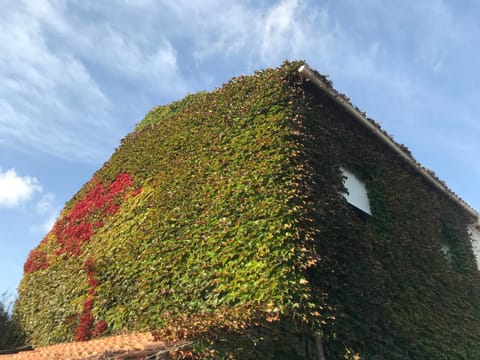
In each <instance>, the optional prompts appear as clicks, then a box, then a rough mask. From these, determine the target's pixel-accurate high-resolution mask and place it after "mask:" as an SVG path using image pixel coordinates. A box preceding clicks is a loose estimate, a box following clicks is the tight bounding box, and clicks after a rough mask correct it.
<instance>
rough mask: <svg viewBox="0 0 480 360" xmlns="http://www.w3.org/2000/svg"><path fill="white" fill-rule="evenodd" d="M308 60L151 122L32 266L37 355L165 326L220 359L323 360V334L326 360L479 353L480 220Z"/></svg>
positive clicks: (27, 312)
mask: <svg viewBox="0 0 480 360" xmlns="http://www.w3.org/2000/svg"><path fill="white" fill-rule="evenodd" d="M300 65H301V63H299V62H294V63H285V64H284V65H283V66H282V67H280V68H278V69H268V70H264V71H261V72H257V73H255V74H254V75H252V76H244V77H240V78H235V79H232V80H231V81H230V82H229V83H227V84H225V85H224V86H223V87H222V88H220V89H218V90H215V91H214V92H212V93H199V94H195V95H189V96H188V97H187V98H185V99H184V100H181V101H179V102H176V103H173V104H171V105H167V106H163V107H157V108H154V109H153V110H152V111H151V112H150V113H149V114H148V115H147V116H146V118H145V119H144V121H142V122H141V123H140V124H139V125H138V126H137V128H136V129H135V131H134V132H132V133H131V134H129V135H128V136H127V137H126V138H125V139H124V140H123V141H122V144H121V146H120V147H119V149H118V150H117V151H116V152H115V153H114V154H113V155H112V157H111V159H110V160H109V161H107V163H105V164H104V166H103V167H102V168H101V169H99V170H98V171H97V172H96V173H95V175H94V177H93V178H92V180H91V181H90V182H89V183H87V184H86V185H85V186H84V187H83V188H82V189H81V190H80V191H79V192H78V193H77V194H76V195H75V196H74V197H73V199H72V200H71V201H70V202H69V203H67V204H66V206H65V209H64V210H63V212H62V214H61V217H60V218H59V219H58V220H57V224H56V225H55V226H54V228H53V229H52V231H51V232H50V233H49V234H48V235H47V237H46V238H45V239H44V240H43V241H42V242H41V244H40V245H39V246H38V247H37V248H36V249H34V250H33V251H32V253H31V254H30V257H29V259H28V260H27V263H26V265H25V275H24V278H23V280H22V282H21V285H20V288H19V298H18V301H17V303H16V306H15V317H16V319H17V321H18V322H19V323H20V324H22V326H23V329H24V331H25V333H26V335H27V337H28V339H29V340H30V342H31V343H33V344H35V345H38V344H49V343H55V342H60V341H69V340H75V339H76V340H83V339H87V338H90V337H95V336H101V335H103V334H108V333H121V332H125V331H144V330H159V331H160V334H161V336H163V337H165V338H169V337H171V339H172V340H175V339H179V338H192V339H195V341H196V351H197V353H198V354H202V355H201V356H204V357H206V356H207V355H208V356H211V357H219V358H222V357H227V356H230V357H233V358H235V357H236V358H242V359H245V358H275V359H278V358H286V359H292V358H314V357H315V356H317V355H318V354H317V351H318V350H317V345H318V341H319V340H320V339H321V341H322V343H323V346H324V348H325V352H326V355H327V358H354V356H356V354H360V355H361V356H363V357H365V358H368V359H404V358H416V359H417V358H418V359H422V358H425V359H427V358H429V359H430V358H476V357H479V356H480V346H478V345H477V344H478V343H480V342H479V340H480V322H479V321H478V320H479V310H480V294H479V290H478V289H479V286H478V285H479V279H478V273H477V270H476V267H475V259H474V257H473V253H472V249H471V243H470V239H469V236H468V233H467V224H468V222H469V221H470V219H469V217H468V214H465V213H464V212H463V210H462V209H460V208H457V207H456V205H455V204H452V203H451V202H450V200H449V199H448V198H447V197H446V196H445V195H444V194H442V193H439V192H437V191H436V190H434V189H432V188H431V187H430V186H429V185H428V184H427V183H426V182H425V181H424V180H423V179H422V178H421V177H419V176H418V175H417V174H416V173H415V172H414V171H412V170H411V168H410V167H409V166H408V165H406V164H405V163H404V162H403V161H402V160H401V159H399V158H397V156H396V155H394V154H393V153H391V152H390V150H388V149H387V148H386V146H385V145H384V144H383V143H382V142H381V141H379V140H377V139H376V138H374V137H372V135H371V134H370V133H369V132H368V131H367V130H365V129H364V128H363V127H362V126H361V125H359V124H358V123H356V122H355V120H354V119H351V118H350V117H349V115H348V114H346V113H345V112H344V111H342V109H339V108H338V107H336V106H335V105H334V104H332V103H331V102H330V100H329V99H328V98H327V97H325V96H324V95H322V94H321V93H319V92H318V90H317V89H315V88H314V87H313V86H312V85H311V84H309V83H306V82H304V81H303V80H302V79H301V78H300V77H299V75H298V72H297V69H298V67H299V66H300ZM340 167H346V168H348V169H351V170H352V171H354V172H355V173H356V174H357V175H358V176H359V177H361V178H362V180H364V181H365V183H366V186H367V189H368V191H369V196H370V202H371V208H372V216H371V217H370V218H368V219H365V217H363V216H359V215H358V213H357V212H356V211H355V210H354V209H352V208H351V207H350V206H349V205H348V204H347V203H346V202H345V200H344V198H343V196H342V195H341V193H342V192H343V191H344V190H345V189H344V188H343V181H342V175H341V171H340ZM444 243H448V244H449V246H450V248H451V249H452V261H451V262H449V261H448V259H447V258H446V257H445V256H444V255H443V254H442V252H441V246H442V244H444Z"/></svg>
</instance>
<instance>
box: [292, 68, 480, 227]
mask: <svg viewBox="0 0 480 360" xmlns="http://www.w3.org/2000/svg"><path fill="white" fill-rule="evenodd" d="M298 72H299V73H300V75H301V76H303V77H304V78H306V79H308V80H310V81H311V82H312V83H313V84H314V85H315V86H316V87H317V88H318V89H320V90H321V91H323V92H324V93H325V94H326V95H328V96H329V97H330V98H331V99H332V100H333V101H334V102H335V103H337V104H338V105H340V107H342V108H343V109H344V110H345V111H347V112H348V113H349V114H350V115H351V116H353V118H354V119H355V120H357V121H358V122H359V123H360V124H362V125H363V126H364V127H366V128H367V129H368V130H370V131H371V132H372V133H373V134H374V135H375V136H376V137H377V138H378V139H380V140H381V141H382V142H383V143H384V144H385V145H387V146H388V147H389V148H390V149H391V150H393V151H394V152H395V153H396V154H397V155H398V156H400V158H401V159H402V160H404V161H405V162H406V163H407V164H408V165H410V166H411V167H412V168H413V169H414V170H415V171H416V172H417V173H418V174H419V175H421V176H422V177H423V178H424V179H425V180H426V181H427V182H429V183H430V184H431V185H433V186H434V187H435V188H436V189H437V190H439V191H441V192H442V193H444V194H445V195H446V196H447V197H448V198H450V199H451V200H452V201H453V202H454V203H456V204H457V205H458V206H460V207H461V208H462V209H463V210H465V211H466V212H467V213H468V214H469V215H470V216H471V217H472V218H473V219H474V221H475V223H476V224H475V226H476V227H477V228H480V220H479V217H480V215H479V213H478V212H477V211H476V210H475V209H473V208H472V207H471V206H470V205H468V204H467V203H466V202H465V201H464V200H462V199H461V198H460V197H459V196H458V195H456V194H455V193H454V192H453V191H451V190H450V189H449V188H448V187H447V186H446V185H445V184H443V183H442V182H441V181H440V180H438V179H436V178H435V177H433V176H432V175H430V174H429V173H428V172H427V171H426V169H425V168H424V167H422V166H421V165H420V164H419V163H418V162H416V161H415V160H414V159H413V158H412V157H411V156H410V155H408V154H407V153H405V152H404V151H403V150H402V149H401V148H400V146H398V145H397V144H396V143H395V142H394V141H393V140H392V139H390V138H389V137H388V136H387V135H386V134H385V133H384V132H383V131H382V130H380V129H379V128H378V127H376V126H375V125H374V124H373V123H371V122H370V121H368V120H367V119H366V118H365V116H364V115H363V114H361V113H360V111H359V110H357V109H356V108H354V107H353V105H352V104H350V103H349V102H348V101H347V100H345V99H344V98H343V97H342V95H341V94H339V93H338V92H336V91H335V90H333V89H332V88H331V87H330V86H328V85H327V84H325V83H324V82H323V81H322V80H321V79H320V78H319V77H318V76H317V75H316V74H315V73H314V72H313V71H312V70H311V69H310V68H309V66H308V65H302V66H300V67H299V68H298Z"/></svg>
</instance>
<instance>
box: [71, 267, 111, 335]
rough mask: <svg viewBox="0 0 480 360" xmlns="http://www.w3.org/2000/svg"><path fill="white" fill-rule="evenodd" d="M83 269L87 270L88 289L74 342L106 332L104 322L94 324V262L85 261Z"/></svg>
mask: <svg viewBox="0 0 480 360" xmlns="http://www.w3.org/2000/svg"><path fill="white" fill-rule="evenodd" d="M85 269H86V270H87V278H88V284H89V285H90V289H89V290H88V296H87V298H86V299H85V302H84V303H83V311H82V313H81V314H80V322H79V324H78V327H77V330H76V332H75V341H85V340H89V339H90V338H91V337H92V336H93V337H96V336H100V335H102V333H103V332H105V331H106V330H107V323H106V322H105V321H104V320H100V321H98V322H97V323H96V324H94V322H95V319H94V318H93V314H92V309H93V303H94V298H95V295H96V293H97V285H98V278H97V276H96V273H95V260H94V259H93V258H91V257H90V258H88V259H87V260H86V261H85Z"/></svg>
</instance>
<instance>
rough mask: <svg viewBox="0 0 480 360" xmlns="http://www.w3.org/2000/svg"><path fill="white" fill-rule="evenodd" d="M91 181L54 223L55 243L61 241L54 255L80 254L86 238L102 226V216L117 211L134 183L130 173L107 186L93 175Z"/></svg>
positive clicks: (88, 238) (68, 255) (118, 177)
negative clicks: (83, 192) (92, 184)
mask: <svg viewBox="0 0 480 360" xmlns="http://www.w3.org/2000/svg"><path fill="white" fill-rule="evenodd" d="M93 181H94V183H95V185H94V186H93V188H92V189H91V190H90V191H89V192H87V193H86V194H85V195H84V196H83V197H82V198H81V199H80V201H78V202H77V203H76V204H75V205H74V206H73V208H72V209H71V210H70V211H69V213H68V214H67V215H66V216H64V217H63V218H62V219H60V220H59V221H57V222H56V223H55V226H54V227H53V233H54V235H55V237H56V239H57V244H59V245H60V248H59V249H58V250H57V255H61V254H65V255H66V256H67V257H70V256H78V255H80V254H81V253H82V244H83V243H85V242H88V241H89V240H90V238H91V237H92V235H93V234H94V232H95V231H96V230H97V229H99V228H101V227H102V226H103V222H102V221H101V220H102V219H103V218H104V217H107V216H112V215H115V214H116V213H117V212H118V210H119V209H120V205H119V202H120V200H121V198H122V196H124V195H126V194H125V193H126V191H127V190H128V189H130V188H131V187H132V186H133V179H132V178H131V176H130V175H129V174H119V175H118V176H117V177H116V178H115V180H114V181H113V182H112V183H111V184H110V185H109V186H103V185H102V183H100V182H97V181H96V180H95V179H94V180H93ZM138 190H139V189H137V190H135V191H138ZM140 191H141V189H140Z"/></svg>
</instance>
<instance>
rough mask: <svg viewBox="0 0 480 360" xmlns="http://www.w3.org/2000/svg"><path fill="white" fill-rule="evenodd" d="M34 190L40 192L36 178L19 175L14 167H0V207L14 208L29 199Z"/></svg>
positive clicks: (40, 188)
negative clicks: (5, 168)
mask: <svg viewBox="0 0 480 360" xmlns="http://www.w3.org/2000/svg"><path fill="white" fill-rule="evenodd" d="M36 192H42V187H41V186H40V184H39V182H38V180H37V179H36V178H34V177H30V176H19V175H18V174H17V172H16V171H15V169H9V170H7V171H5V172H3V171H2V169H0V207H5V208H14V207H17V206H20V205H21V204H23V203H24V202H26V201H28V200H30V199H31V198H32V196H33V194H35V193H36Z"/></svg>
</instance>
